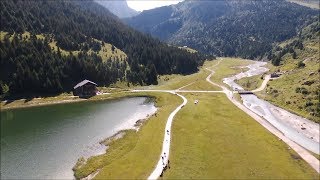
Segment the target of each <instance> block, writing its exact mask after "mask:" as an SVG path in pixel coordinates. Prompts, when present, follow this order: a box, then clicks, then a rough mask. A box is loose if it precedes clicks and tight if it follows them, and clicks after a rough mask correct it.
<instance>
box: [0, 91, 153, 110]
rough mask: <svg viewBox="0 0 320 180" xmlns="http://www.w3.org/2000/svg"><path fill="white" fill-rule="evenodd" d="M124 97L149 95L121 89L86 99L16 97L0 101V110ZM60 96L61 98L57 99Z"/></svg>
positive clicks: (72, 97) (71, 97)
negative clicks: (10, 100) (9, 100)
mask: <svg viewBox="0 0 320 180" xmlns="http://www.w3.org/2000/svg"><path fill="white" fill-rule="evenodd" d="M125 97H151V98H153V96H148V95H141V94H137V93H132V92H130V91H121V92H116V93H110V94H101V95H96V96H93V97H90V98H88V99H85V98H79V97H77V96H52V97H46V98H34V99H32V100H30V101H26V100H27V99H18V100H13V102H10V103H8V104H6V103H7V100H5V101H1V104H0V105H1V106H0V112H4V111H8V110H12V109H24V108H32V107H41V106H51V105H57V104H69V103H79V102H94V101H104V100H116V99H121V98H125ZM59 98H62V99H59Z"/></svg>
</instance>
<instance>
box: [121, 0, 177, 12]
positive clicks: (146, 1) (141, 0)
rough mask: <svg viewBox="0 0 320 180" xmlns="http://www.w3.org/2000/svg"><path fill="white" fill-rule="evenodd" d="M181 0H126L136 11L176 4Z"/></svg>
mask: <svg viewBox="0 0 320 180" xmlns="http://www.w3.org/2000/svg"><path fill="white" fill-rule="evenodd" d="M181 1H183V0H127V3H128V6H129V7H130V8H132V9H134V10H136V11H143V10H148V9H153V8H156V7H161V6H168V5H171V4H177V3H179V2H181Z"/></svg>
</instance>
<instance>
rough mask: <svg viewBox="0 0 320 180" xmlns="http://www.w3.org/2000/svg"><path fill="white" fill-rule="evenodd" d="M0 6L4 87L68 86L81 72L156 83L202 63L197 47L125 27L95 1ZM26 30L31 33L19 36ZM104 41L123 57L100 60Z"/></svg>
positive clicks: (48, 89) (14, 90)
mask: <svg viewBox="0 0 320 180" xmlns="http://www.w3.org/2000/svg"><path fill="white" fill-rule="evenodd" d="M0 8H1V27H0V31H2V33H1V35H3V36H4V37H1V39H2V41H1V44H0V51H1V61H0V75H1V76H0V84H1V86H2V88H1V89H2V93H4V92H6V93H8V94H11V95H14V94H20V93H35V94H36V93H58V92H63V91H70V90H72V87H73V85H75V84H76V83H78V82H79V81H80V80H83V79H85V78H89V79H90V80H92V81H95V82H97V83H98V84H99V85H100V86H105V85H110V84H111V83H115V82H116V81H118V80H127V81H129V82H132V83H139V84H156V83H157V75H158V74H171V73H182V74H188V73H192V72H195V71H197V67H198V65H200V64H202V63H203V57H202V56H200V55H199V54H197V53H192V54H191V53H188V52H187V51H185V50H181V49H179V48H176V47H172V46H168V45H166V44H164V43H161V42H160V41H159V40H155V39H153V38H151V37H149V36H145V35H143V34H142V33H140V32H137V31H135V30H133V29H131V28H129V27H127V26H126V25H124V24H123V23H122V22H121V21H120V20H119V19H118V18H117V17H116V16H114V15H113V14H112V13H110V12H109V11H107V10H106V9H105V8H104V7H102V6H101V5H99V4H97V3H95V2H93V1H1V2H0ZM26 31H27V32H28V33H30V38H24V37H23V33H25V32H26ZM4 34H6V35H4ZM40 36H41V37H43V38H38V37H40ZM105 43H109V44H112V46H114V48H112V49H114V50H116V48H118V49H120V50H122V51H123V52H124V53H125V54H126V55H127V57H126V59H125V61H124V62H121V60H120V59H112V60H111V61H106V62H104V61H103V60H102V59H103V58H102V57H101V54H100V53H99V52H100V51H101V48H103V47H105ZM50 44H54V45H56V46H57V48H55V47H52V46H51V45H50ZM112 51H113V50H112ZM63 52H69V53H63ZM75 52H77V53H75ZM4 89H5V90H6V91H4ZM8 89H9V90H8Z"/></svg>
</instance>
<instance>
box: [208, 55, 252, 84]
mask: <svg viewBox="0 0 320 180" xmlns="http://www.w3.org/2000/svg"><path fill="white" fill-rule="evenodd" d="M221 59H222V60H221V62H220V64H219V65H218V66H215V67H214V68H211V69H212V70H214V71H215V73H214V75H213V76H212V77H211V80H212V81H213V82H216V83H218V84H221V85H223V86H226V87H228V86H227V85H226V84H224V83H223V82H222V80H223V78H225V77H229V76H232V75H235V74H238V73H240V72H245V71H247V70H248V68H246V67H245V66H247V65H249V64H252V63H253V61H250V60H244V59H240V58H221Z"/></svg>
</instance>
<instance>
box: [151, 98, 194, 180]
mask: <svg viewBox="0 0 320 180" xmlns="http://www.w3.org/2000/svg"><path fill="white" fill-rule="evenodd" d="M175 94H176V93H175ZM176 95H177V96H179V97H181V98H182V99H183V103H182V104H181V105H180V106H178V107H177V108H176V109H175V110H174V111H173V112H172V113H171V114H170V115H169V117H168V120H167V124H166V128H165V131H164V139H163V143H162V151H161V155H160V157H159V161H158V163H157V166H156V167H155V169H154V170H153V172H152V173H151V174H150V176H149V177H148V179H157V178H158V177H159V176H160V175H161V174H162V171H163V168H164V167H165V166H167V164H168V159H169V155H170V142H171V125H172V121H173V117H174V116H175V115H176V114H177V113H178V112H179V111H180V109H181V108H182V107H183V106H185V105H186V104H187V102H188V100H187V99H186V98H185V97H184V96H182V95H180V94H176Z"/></svg>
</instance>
